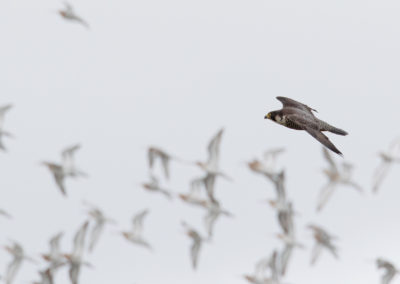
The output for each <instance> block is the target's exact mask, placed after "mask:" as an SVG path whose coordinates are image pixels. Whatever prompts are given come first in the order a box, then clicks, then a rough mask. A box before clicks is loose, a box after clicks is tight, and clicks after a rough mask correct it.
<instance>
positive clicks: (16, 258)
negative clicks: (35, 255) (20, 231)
mask: <svg viewBox="0 0 400 284" xmlns="http://www.w3.org/2000/svg"><path fill="white" fill-rule="evenodd" d="M4 249H5V250H6V251H8V252H9V253H10V254H11V255H12V256H13V259H12V261H11V262H10V263H9V264H8V266H7V270H6V273H5V276H4V282H5V283H6V284H11V283H13V281H14V279H15V276H16V275H17V273H18V271H19V269H20V268H21V265H22V262H23V261H24V260H29V261H31V262H34V260H33V259H32V258H30V257H28V256H26V254H25V252H24V249H23V248H22V246H21V245H20V244H19V243H17V242H15V241H14V242H13V244H12V246H4Z"/></svg>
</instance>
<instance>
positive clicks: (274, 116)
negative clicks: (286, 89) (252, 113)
mask: <svg viewBox="0 0 400 284" xmlns="http://www.w3.org/2000/svg"><path fill="white" fill-rule="evenodd" d="M276 98H277V99H278V100H279V101H280V102H281V103H282V104H283V107H282V109H280V110H276V111H271V112H270V113H268V114H267V115H266V116H265V117H264V118H265V119H271V120H273V121H275V122H276V123H279V124H281V125H283V126H286V127H288V128H292V129H296V130H305V131H307V132H308V134H310V135H311V136H312V137H314V138H315V139H317V140H318V141H319V142H320V143H322V144H323V145H324V146H326V147H327V148H328V149H330V150H332V151H333V152H335V153H337V154H339V155H342V153H341V152H340V151H339V150H338V149H337V148H336V147H335V145H333V144H332V142H331V141H330V140H329V139H328V137H326V136H325V135H324V134H322V132H321V131H329V132H332V133H335V134H339V135H347V132H346V131H344V130H342V129H339V128H336V127H334V126H332V125H329V124H328V123H326V122H325V121H322V120H320V119H318V118H316V117H315V116H314V114H313V113H312V111H315V112H316V110H315V109H312V108H310V107H309V106H307V105H305V104H302V103H300V102H298V101H295V100H292V99H289V98H285V97H276Z"/></svg>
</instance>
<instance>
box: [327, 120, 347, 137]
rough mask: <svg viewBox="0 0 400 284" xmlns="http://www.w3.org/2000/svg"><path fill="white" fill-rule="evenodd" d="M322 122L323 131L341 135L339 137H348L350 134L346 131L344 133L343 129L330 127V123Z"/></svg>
mask: <svg viewBox="0 0 400 284" xmlns="http://www.w3.org/2000/svg"><path fill="white" fill-rule="evenodd" d="M320 122H321V124H322V125H321V126H322V127H321V128H322V129H321V131H329V132H332V133H335V134H339V135H347V134H348V133H347V132H346V131H344V130H343V129H340V128H337V127H334V126H332V125H330V124H328V123H326V122H325V121H322V120H320Z"/></svg>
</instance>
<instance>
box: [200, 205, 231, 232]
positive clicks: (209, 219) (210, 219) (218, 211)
mask: <svg viewBox="0 0 400 284" xmlns="http://www.w3.org/2000/svg"><path fill="white" fill-rule="evenodd" d="M205 208H206V209H207V214H206V216H205V217H204V224H205V226H206V230H207V234H208V240H211V238H212V236H213V230H214V225H215V222H216V221H217V219H218V217H219V216H221V215H224V216H227V217H233V215H232V214H231V213H230V212H228V211H226V210H224V209H222V207H221V205H220V204H219V202H218V201H217V200H211V201H210V202H208V203H207V204H206V205H205Z"/></svg>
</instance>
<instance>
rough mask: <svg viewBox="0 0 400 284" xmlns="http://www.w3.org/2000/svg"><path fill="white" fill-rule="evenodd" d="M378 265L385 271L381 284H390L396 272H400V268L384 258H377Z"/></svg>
mask: <svg viewBox="0 0 400 284" xmlns="http://www.w3.org/2000/svg"><path fill="white" fill-rule="evenodd" d="M376 266H377V268H378V269H383V270H384V271H385V273H384V274H383V275H382V278H381V284H389V283H390V282H391V281H392V280H393V278H394V277H395V276H396V274H398V273H400V271H399V270H397V268H396V267H395V266H394V265H393V263H391V262H389V261H387V260H385V259H383V258H377V259H376Z"/></svg>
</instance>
